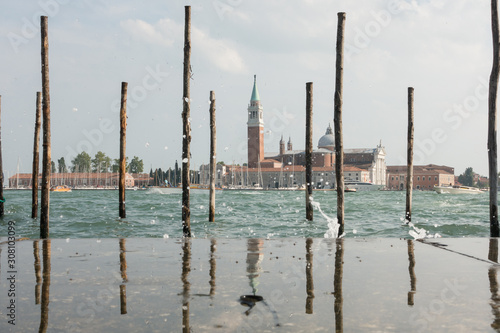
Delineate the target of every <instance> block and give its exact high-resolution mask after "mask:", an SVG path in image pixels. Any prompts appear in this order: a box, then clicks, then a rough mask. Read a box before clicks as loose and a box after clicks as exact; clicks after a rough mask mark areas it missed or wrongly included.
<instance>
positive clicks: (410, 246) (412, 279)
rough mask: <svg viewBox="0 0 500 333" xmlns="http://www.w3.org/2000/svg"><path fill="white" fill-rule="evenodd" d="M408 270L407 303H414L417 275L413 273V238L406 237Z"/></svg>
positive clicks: (411, 304)
mask: <svg viewBox="0 0 500 333" xmlns="http://www.w3.org/2000/svg"><path fill="white" fill-rule="evenodd" d="M407 242H408V261H409V262H410V263H409V265H408V271H409V272H410V291H409V292H408V305H410V306H413V305H414V304H415V300H414V297H415V293H416V292H417V277H416V275H415V253H414V252H413V246H414V245H413V240H411V239H408V240H407Z"/></svg>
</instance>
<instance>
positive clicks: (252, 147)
mask: <svg viewBox="0 0 500 333" xmlns="http://www.w3.org/2000/svg"><path fill="white" fill-rule="evenodd" d="M262 116H263V115H262V105H261V103H260V97H259V92H258V90H257V75H254V76H253V90H252V97H251V98H250V104H248V122H247V127H248V167H249V168H256V167H257V166H258V162H259V161H262V160H263V159H264V119H263V117H262Z"/></svg>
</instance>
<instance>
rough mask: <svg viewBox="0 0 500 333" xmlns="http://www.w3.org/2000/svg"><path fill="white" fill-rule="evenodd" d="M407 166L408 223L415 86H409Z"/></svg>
mask: <svg viewBox="0 0 500 333" xmlns="http://www.w3.org/2000/svg"><path fill="white" fill-rule="evenodd" d="M406 157H407V166H406V213H405V221H406V223H409V222H411V196H412V191H413V88H412V87H409V88H408V152H407V156H406Z"/></svg>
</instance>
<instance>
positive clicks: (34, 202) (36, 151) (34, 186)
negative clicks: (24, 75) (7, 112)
mask: <svg viewBox="0 0 500 333" xmlns="http://www.w3.org/2000/svg"><path fill="white" fill-rule="evenodd" d="M41 122H42V93H41V92H37V93H36V114H35V140H34V142H33V168H32V171H33V175H32V180H31V191H32V192H31V218H33V219H34V218H36V217H37V215H38V173H39V172H40V171H39V164H40V161H39V159H40V157H39V156H40V125H41Z"/></svg>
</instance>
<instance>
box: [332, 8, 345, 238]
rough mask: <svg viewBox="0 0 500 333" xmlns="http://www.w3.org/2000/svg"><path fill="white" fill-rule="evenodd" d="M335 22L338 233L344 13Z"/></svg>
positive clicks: (341, 202)
mask: <svg viewBox="0 0 500 333" xmlns="http://www.w3.org/2000/svg"><path fill="white" fill-rule="evenodd" d="M337 16H338V23H337V59H336V65H335V67H336V73H335V101H334V103H335V113H334V118H333V122H334V127H335V175H336V181H337V220H338V223H339V225H340V226H339V234H338V237H341V236H342V235H343V234H344V144H343V138H342V135H343V134H342V90H343V87H342V85H343V79H344V29H345V13H338V14H337Z"/></svg>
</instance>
